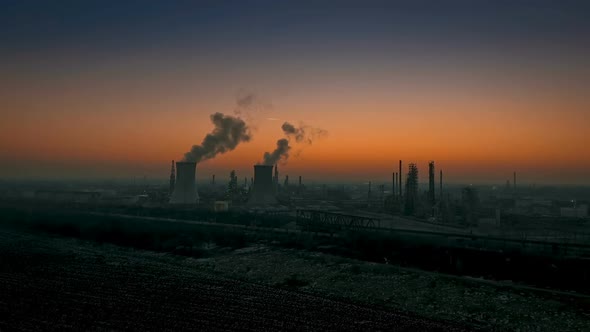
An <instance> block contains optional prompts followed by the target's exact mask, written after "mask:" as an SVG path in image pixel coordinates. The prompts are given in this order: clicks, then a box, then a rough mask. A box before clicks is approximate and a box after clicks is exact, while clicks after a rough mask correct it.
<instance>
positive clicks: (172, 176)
mask: <svg viewBox="0 0 590 332" xmlns="http://www.w3.org/2000/svg"><path fill="white" fill-rule="evenodd" d="M175 182H176V170H175V169H174V160H172V167H171V168H170V191H169V194H170V195H172V193H173V192H174V184H175Z"/></svg>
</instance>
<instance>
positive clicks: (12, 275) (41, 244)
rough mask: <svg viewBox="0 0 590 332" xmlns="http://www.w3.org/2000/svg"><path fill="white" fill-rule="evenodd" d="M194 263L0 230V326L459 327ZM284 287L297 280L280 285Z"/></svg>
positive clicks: (231, 328)
mask: <svg viewBox="0 0 590 332" xmlns="http://www.w3.org/2000/svg"><path fill="white" fill-rule="evenodd" d="M198 265H199V264H198V262H195V260H194V259H190V258H184V257H181V256H173V255H169V254H158V253H153V252H149V251H138V250H132V249H126V248H120V247H116V246H112V245H94V244H91V243H89V242H83V241H77V240H73V239H65V238H59V237H49V236H44V235H33V234H29V233H23V232H17V231H12V230H1V229H0V294H1V295H0V317H1V318H0V330H2V331H4V330H6V331H9V330H30V331H39V330H112V329H126V330H127V329H131V330H175V331H178V330H256V331H264V330H270V331H276V330H370V331H376V330H387V331H437V330H438V331H464V330H466V329H464V328H461V327H458V326H456V325H454V324H451V323H446V322H441V321H437V320H433V319H425V318H421V317H418V316H413V315H411V314H404V313H402V312H401V311H399V310H397V311H396V310H393V309H382V308H379V307H372V306H369V305H359V304H358V303H357V304H355V303H353V302H351V301H347V300H344V299H342V298H338V297H334V296H318V295H313V294H311V293H308V292H301V291H296V290H287V289H284V288H278V287H271V286H267V285H262V284H256V283H252V282H244V281H238V280H235V279H232V278H227V277H225V276H223V275H222V274H220V273H218V272H215V271H211V270H210V269H206V268H201V269H200V268H199V267H198ZM287 281H289V280H287ZM291 286H294V287H297V282H296V280H295V283H294V284H290V283H289V282H287V283H286V284H285V287H291Z"/></svg>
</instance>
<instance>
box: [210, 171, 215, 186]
mask: <svg viewBox="0 0 590 332" xmlns="http://www.w3.org/2000/svg"><path fill="white" fill-rule="evenodd" d="M211 184H212V185H215V174H213V178H211Z"/></svg>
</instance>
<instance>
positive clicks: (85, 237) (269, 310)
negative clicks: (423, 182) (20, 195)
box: [0, 210, 590, 331]
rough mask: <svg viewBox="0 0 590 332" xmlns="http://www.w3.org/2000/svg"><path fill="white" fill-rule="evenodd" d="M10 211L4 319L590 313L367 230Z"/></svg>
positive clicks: (267, 320) (441, 322) (234, 325)
mask: <svg viewBox="0 0 590 332" xmlns="http://www.w3.org/2000/svg"><path fill="white" fill-rule="evenodd" d="M11 211H12V210H8V212H7V211H4V213H3V217H4V221H3V222H2V223H1V224H0V294H2V296H0V317H8V318H0V330H1V329H2V328H6V329H7V330H12V329H20V330H39V329H47V328H50V327H51V328H55V329H67V328H70V329H74V330H78V329H84V330H87V329H98V330H101V329H107V330H110V329H113V328H136V329H162V328H165V329H175V330H176V329H203V328H205V327H206V328H207V329H209V330H211V329H218V330H228V329H251V330H277V329H280V330H285V329H286V330H300V329H303V330H342V329H354V330H359V329H360V330H412V331H413V330H464V329H477V330H521V331H586V330H588V326H589V323H588V322H590V295H589V294H588V293H584V292H574V291H572V290H567V287H566V288H565V289H561V290H558V289H539V288H535V287H531V285H526V284H523V283H517V282H511V281H506V280H491V279H490V280H484V279H480V278H469V277H463V276H460V275H458V276H454V275H450V274H445V273H439V272H427V271H424V270H419V269H416V268H410V267H403V266H400V265H395V264H391V265H389V264H383V263H384V259H385V257H383V256H380V254H381V253H382V252H383V251H391V250H392V249H395V248H394V247H393V246H394V245H396V242H395V241H391V240H388V239H387V238H384V237H378V236H375V235H373V236H372V237H370V238H369V237H362V236H356V237H353V236H352V235H354V234H351V236H350V237H346V238H345V237H342V238H340V240H342V241H344V240H346V241H348V242H346V243H341V245H339V246H337V245H335V242H334V241H325V237H314V236H313V235H310V234H303V233H294V232H290V233H284V232H279V233H275V232H270V233H265V232H258V231H255V230H252V229H249V228H248V229H243V228H242V229H240V228H235V227H230V226H228V225H215V226H203V225H198V224H191V223H187V222H180V223H179V222H168V221H162V220H143V219H141V218H139V219H129V218H120V217H116V216H110V217H107V216H99V215H96V214H78V213H62V212H59V211H58V212H57V213H52V212H51V211H50V212H47V211H44V212H42V213H30V212H26V211H23V210H15V211H12V212H11ZM343 250H348V251H345V252H343ZM334 253H335V254H337V255H334ZM401 253H404V254H403V255H401V254H400V255H399V257H402V258H403V257H407V255H414V256H420V255H425V256H424V257H428V256H427V255H428V252H427V251H419V250H418V248H407V249H405V251H403V252H401ZM368 258H370V260H374V261H375V262H370V261H368V260H367V259H368ZM376 258H381V261H380V262H377V260H376ZM392 262H393V263H395V261H392ZM584 289H586V288H584ZM145 313H148V314H147V316H145ZM144 316H145V317H144ZM448 322H453V323H448ZM128 324H130V325H128ZM455 324H458V325H455Z"/></svg>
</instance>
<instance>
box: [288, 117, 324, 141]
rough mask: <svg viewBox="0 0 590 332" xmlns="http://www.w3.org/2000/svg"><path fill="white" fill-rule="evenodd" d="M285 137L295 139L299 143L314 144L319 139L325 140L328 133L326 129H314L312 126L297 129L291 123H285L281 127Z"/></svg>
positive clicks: (302, 126) (301, 126)
mask: <svg viewBox="0 0 590 332" xmlns="http://www.w3.org/2000/svg"><path fill="white" fill-rule="evenodd" d="M281 128H282V129H283V132H284V133H285V135H286V136H287V137H289V138H293V139H295V142H297V143H305V144H310V145H311V144H312V143H313V141H315V140H316V139H319V138H323V137H325V136H326V135H328V132H327V131H326V130H324V129H320V128H314V127H310V126H305V125H300V126H299V127H295V126H294V125H292V124H290V123H289V122H285V123H283V126H282V127H281Z"/></svg>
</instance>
